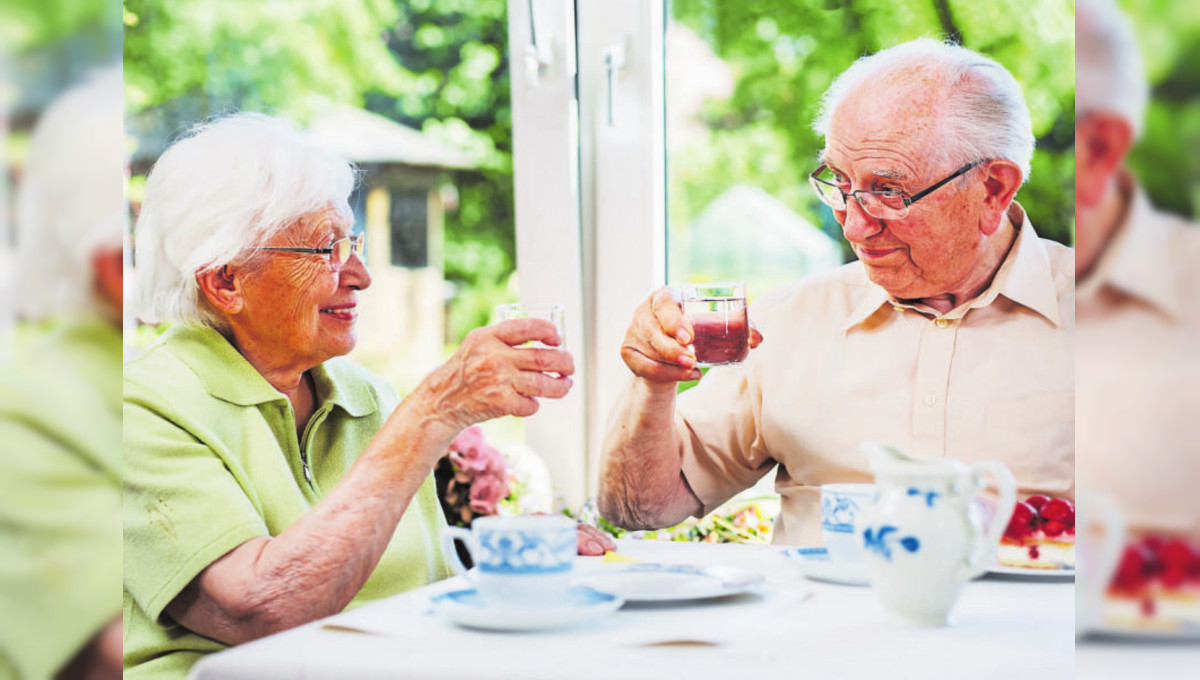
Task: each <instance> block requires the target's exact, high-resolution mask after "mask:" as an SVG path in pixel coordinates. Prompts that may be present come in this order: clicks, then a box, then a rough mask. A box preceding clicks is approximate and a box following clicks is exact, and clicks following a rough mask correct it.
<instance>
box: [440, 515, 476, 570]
mask: <svg viewBox="0 0 1200 680" xmlns="http://www.w3.org/2000/svg"><path fill="white" fill-rule="evenodd" d="M456 538H457V539H458V540H460V541H462V542H463V545H465V546H466V547H467V552H468V553H470V555H471V560H472V561H474V560H475V555H476V553H477V552H478V550H479V542H478V541H476V539H475V534H473V533H471V530H470V529H464V528H463V527H446V528H445V529H443V530H442V552H444V553H445V554H446V561H447V562H449V563H450V568H451V570H453V571H454V573H455V575H458V574H466V575H467V578H468V579H469V578H471V572H470V571H469V570H468V569H467V567H466V565H465V564H463V563H462V560H460V559H458V551H457V550H455V549H454V539H456Z"/></svg>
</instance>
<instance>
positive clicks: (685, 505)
mask: <svg viewBox="0 0 1200 680" xmlns="http://www.w3.org/2000/svg"><path fill="white" fill-rule="evenodd" d="M675 392H676V385H675V383H652V382H649V381H646V380H643V379H641V378H634V381H633V384H632V385H630V387H629V388H628V389H627V390H626V391H625V394H624V395H623V396H622V398H621V401H620V402H619V403H618V404H617V408H616V409H615V410H614V412H613V415H612V418H611V421H610V423H609V427H608V433H607V435H606V436H605V439H604V447H603V454H602V455H603V457H602V466H601V474H600V494H599V499H598V504H599V509H600V514H601V515H603V516H604V518H605V519H607V520H608V521H610V522H612V523H613V524H616V525H617V526H621V527H625V528H627V529H656V528H661V527H664V526H671V525H673V524H677V523H679V522H680V521H682V520H684V519H686V518H687V517H689V516H691V515H695V514H698V513H699V512H700V511H701V510H702V509H703V505H702V504H701V503H700V501H699V499H697V498H696V495H695V494H694V493H692V490H691V488H690V487H689V486H688V485H687V482H686V481H685V480H684V478H683V473H682V468H681V465H682V448H681V446H680V441H679V435H678V433H677V432H676V431H675Z"/></svg>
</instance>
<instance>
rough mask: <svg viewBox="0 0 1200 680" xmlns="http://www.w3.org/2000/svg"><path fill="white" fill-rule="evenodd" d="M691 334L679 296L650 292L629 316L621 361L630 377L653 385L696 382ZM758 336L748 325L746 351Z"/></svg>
mask: <svg viewBox="0 0 1200 680" xmlns="http://www.w3.org/2000/svg"><path fill="white" fill-rule="evenodd" d="M694 339H695V331H694V330H693V328H692V324H691V323H689V322H688V320H687V317H685V316H684V315H683V309H682V308H681V307H680V305H679V293H678V291H676V290H675V289H673V288H671V287H669V286H663V287H662V288H659V289H658V290H656V291H654V293H652V294H651V295H650V297H649V298H647V299H646V301H645V302H643V303H642V304H641V305H639V306H638V308H637V310H635V311H634V313H633V321H631V322H630V323H629V329H628V330H626V331H625V340H624V342H622V343H621V358H622V359H623V360H624V361H625V365H626V366H628V367H629V370H631V371H633V374H634V375H636V376H637V377H639V378H642V379H644V380H647V381H649V382H653V383H674V382H681V381H684V380H699V379H700V371H699V369H697V368H696V351H695V349H694V348H693V347H692V341H693V340H694ZM762 339H763V337H762V334H761V333H759V332H758V329H756V328H755V327H754V325H753V324H751V325H750V338H749V341H750V348H751V349H754V348H755V347H758V346H759V344H761V343H762Z"/></svg>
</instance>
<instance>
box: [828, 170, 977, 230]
mask: <svg viewBox="0 0 1200 680" xmlns="http://www.w3.org/2000/svg"><path fill="white" fill-rule="evenodd" d="M981 163H983V161H975V162H974V163H967V164H966V165H964V166H962V167H961V168H959V169H958V170H955V171H954V174H952V175H950V176H949V177H947V178H946V179H944V180H942V181H940V182H938V183H937V184H934V185H933V186H931V187H929V188H927V189H924V190H922V191H919V192H917V193H915V194H913V195H912V196H909V195H908V194H905V193H904V192H903V191H899V190H897V189H881V190H879V191H866V190H863V189H857V190H855V191H851V192H846V191H843V190H842V188H841V187H839V186H838V185H837V184H835V183H833V182H831V181H829V180H827V179H822V178H821V177H818V175H820V174H821V173H822V172H825V171H826V170H828V169H829V166H828V165H825V164H821V167H819V168H817V169H816V170H814V171H813V173H812V174H811V175H809V176H808V183H809V184H811V185H812V187H813V189H814V190H815V191H816V192H817V198H820V199H821V202H822V203H824V204H825V205H827V206H829V207H830V208H833V209H834V210H837V211H842V210H845V209H846V199H847V197H853V198H854V200H856V201H858V205H859V206H860V207H861V208H862V209H863V212H865V213H867V214H868V215H870V216H871V217H874V218H876V219H880V220H902V219H904V218H905V217H908V206H910V205H912V204H913V203H916V202H917V201H919V200H921V199H922V198H925V197H926V196H928V195H929V194H932V193H933V192H935V191H937V190H938V189H940V188H942V187H943V186H945V185H946V184H947V183H948V182H950V180H952V179H954V178H956V177H959V176H961V175H962V174H963V173H965V172H967V171H968V170H970V169H971V168H973V167H975V166H977V165H979V164H981Z"/></svg>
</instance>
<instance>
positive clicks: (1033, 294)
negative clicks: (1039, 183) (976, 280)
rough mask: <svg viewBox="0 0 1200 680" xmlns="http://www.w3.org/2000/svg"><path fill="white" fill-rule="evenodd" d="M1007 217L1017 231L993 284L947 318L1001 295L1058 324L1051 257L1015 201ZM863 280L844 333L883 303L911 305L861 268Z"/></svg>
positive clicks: (948, 313) (991, 300)
mask: <svg viewBox="0 0 1200 680" xmlns="http://www.w3.org/2000/svg"><path fill="white" fill-rule="evenodd" d="M1007 217H1008V220H1009V222H1011V223H1012V225H1013V227H1014V228H1015V229H1016V231H1017V237H1016V240H1015V241H1014V242H1013V246H1012V248H1010V249H1009V252H1008V255H1007V256H1006V257H1005V258H1004V261H1003V262H1001V263H1000V268H999V269H997V270H996V276H995V277H993V278H992V283H991V284H990V285H989V286H988V287H987V289H986V290H984V291H983V293H981V294H980V295H978V296H977V297H975V298H974V299H972V300H970V301H968V302H966V303H963V304H960V305H959V306H958V307H955V308H954V309H953V310H951V311H950V312H947V313H946V314H945V316H946V317H961V316H964V315H966V313H967V312H968V311H969V310H971V309H973V308H976V307H986V306H987V305H990V304H991V303H992V302H994V301H995V299H996V297H997V296H999V295H1003V296H1005V297H1007V298H1009V299H1010V300H1012V301H1013V302H1016V303H1018V304H1020V305H1023V306H1025V307H1028V308H1029V309H1032V310H1033V311H1035V312H1037V313H1038V314H1041V315H1042V316H1043V317H1045V318H1046V319H1047V320H1048V321H1050V322H1051V323H1053V324H1054V325H1056V326H1057V325H1059V323H1060V322H1061V317H1060V315H1059V311H1058V292H1057V290H1056V289H1055V285H1054V272H1053V270H1052V268H1051V266H1050V257H1049V255H1048V254H1047V253H1046V248H1045V246H1044V245H1043V244H1042V242H1041V239H1040V238H1039V237H1038V235H1037V233H1036V232H1035V231H1034V229H1033V225H1032V224H1031V223H1030V221H1029V219H1028V218H1027V217H1026V216H1025V209H1024V208H1022V207H1021V206H1020V204H1018V203H1017V202H1016V201H1013V204H1012V205H1011V206H1009V209H1008V213H1007ZM859 266H860V271H861V272H862V278H863V283H864V284H865V285H867V286H868V288H869V290H868V292H867V293H865V294H864V295H863V298H862V300H861V301H860V302H859V304H858V305H856V306H855V308H854V310H853V311H852V312H851V313H850V315H849V316H848V317H847V318H846V323H845V325H844V326H843V328H842V331H843V333H844V332H848V331H849V330H850V329H852V328H854V327H855V326H858V325H859V324H861V323H863V322H865V321H866V320H867V319H869V318H871V317H872V316H874V315H875V314H876V313H877V312H879V311H880V310H881V309H884V308H885V307H884V306H885V305H889V306H891V307H892V308H894V309H906V308H914V307H913V305H911V304H908V303H904V302H901V301H899V300H896V299H894V298H892V297H891V296H890V295H888V293H887V291H885V290H884V289H883V288H881V287H879V286H877V285H875V284H873V283H871V282H870V279H868V278H867V275H866V271H865V270H863V269H861V265H859Z"/></svg>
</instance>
